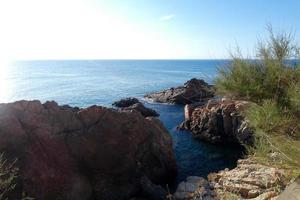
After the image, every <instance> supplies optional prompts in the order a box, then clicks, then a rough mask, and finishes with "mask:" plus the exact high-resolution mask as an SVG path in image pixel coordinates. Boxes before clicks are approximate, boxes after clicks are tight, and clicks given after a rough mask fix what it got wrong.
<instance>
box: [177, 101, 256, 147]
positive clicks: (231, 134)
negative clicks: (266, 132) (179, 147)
mask: <svg viewBox="0 0 300 200" xmlns="http://www.w3.org/2000/svg"><path fill="white" fill-rule="evenodd" d="M249 104H250V103H249V102H246V101H233V100H226V101H220V100H210V101H208V103H207V104H205V105H203V104H200V106H199V104H197V105H194V104H191V105H186V106H185V121H184V122H183V123H181V125H180V126H179V128H180V129H187V130H190V131H191V132H192V133H193V135H194V136H195V137H196V138H199V139H201V140H204V141H208V142H211V143H228V142H229V143H244V144H252V143H253V139H254V138H253V131H252V130H251V129H250V128H249V126H248V123H247V122H246V121H245V120H244V118H243V117H242V116H241V114H240V112H241V111H242V110H243V109H245V107H246V106H248V105H249Z"/></svg>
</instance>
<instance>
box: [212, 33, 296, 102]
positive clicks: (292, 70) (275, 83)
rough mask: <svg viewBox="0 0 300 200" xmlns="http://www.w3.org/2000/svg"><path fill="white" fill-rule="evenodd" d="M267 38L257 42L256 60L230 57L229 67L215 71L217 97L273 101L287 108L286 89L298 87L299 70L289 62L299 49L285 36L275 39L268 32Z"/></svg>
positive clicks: (289, 37)
mask: <svg viewBox="0 0 300 200" xmlns="http://www.w3.org/2000/svg"><path fill="white" fill-rule="evenodd" d="M269 34H270V38H269V40H267V42H265V43H263V42H259V45H258V52H257V59H255V60H249V59H244V58H243V57H242V56H235V55H234V56H233V60H232V62H231V64H230V65H229V66H225V67H223V68H219V70H218V71H219V76H218V78H217V79H216V80H215V85H216V90H217V93H219V94H221V95H226V96H230V97H233V98H238V99H244V100H250V101H254V102H257V103H262V102H263V100H267V99H273V100H275V101H276V102H278V103H279V104H280V105H282V106H288V104H289V103H290V102H289V96H288V93H287V91H288V89H289V88H290V87H291V86H292V85H297V84H300V66H299V65H296V66H292V65H293V64H292V63H293V62H291V60H290V59H295V58H297V55H298V53H299V48H297V47H296V46H295V45H293V40H292V37H291V36H290V35H289V34H278V35H275V34H274V33H273V30H272V29H271V28H269ZM236 55H240V54H236Z"/></svg>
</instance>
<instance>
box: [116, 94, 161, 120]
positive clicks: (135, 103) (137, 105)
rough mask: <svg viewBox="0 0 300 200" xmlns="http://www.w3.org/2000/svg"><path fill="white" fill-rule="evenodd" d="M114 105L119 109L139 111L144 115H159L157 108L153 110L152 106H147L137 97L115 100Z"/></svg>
mask: <svg viewBox="0 0 300 200" xmlns="http://www.w3.org/2000/svg"><path fill="white" fill-rule="evenodd" d="M113 106H115V107H117V108H119V110H121V111H131V112H139V113H141V114H142V115H143V116H144V117H158V116H159V114H158V113H157V112H156V111H155V110H153V109H151V108H146V107H145V106H144V105H143V104H142V103H141V102H140V101H139V100H138V99H136V98H126V99H121V100H120V101H116V102H114V103H113Z"/></svg>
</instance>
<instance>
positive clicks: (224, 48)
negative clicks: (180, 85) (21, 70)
mask: <svg viewBox="0 0 300 200" xmlns="http://www.w3.org/2000/svg"><path fill="white" fill-rule="evenodd" d="M8 2H9V3H8ZM1 9H2V10H1ZM299 10H300V1H298V0H284V1H283V0H73V1H71V0H27V1H21V0H19V1H18V0H11V1H7V2H6V3H3V2H1V3H0V17H1V18H0V22H1V23H2V22H3V23H2V25H3V26H4V29H5V31H4V33H3V32H2V33H0V42H1V40H2V42H1V43H2V44H4V45H2V48H5V49H2V51H3V52H7V55H6V56H7V57H9V58H13V59H90V58H94V59H97V58H100V59H101V58H104V59H156V58H158V59H217V58H228V51H229V50H230V49H233V48H235V46H236V45H237V44H238V45H239V47H240V48H241V49H243V51H244V52H245V54H252V53H253V48H254V45H255V43H256V41H257V39H258V38H264V37H265V36H266V34H265V33H266V31H265V27H266V25H267V24H272V25H273V27H274V29H275V30H287V31H294V32H296V34H295V39H296V41H298V42H299V41H300V20H299V19H300V12H299ZM1 19H2V21H1ZM3 19H5V21H3ZM1 34H2V35H1Z"/></svg>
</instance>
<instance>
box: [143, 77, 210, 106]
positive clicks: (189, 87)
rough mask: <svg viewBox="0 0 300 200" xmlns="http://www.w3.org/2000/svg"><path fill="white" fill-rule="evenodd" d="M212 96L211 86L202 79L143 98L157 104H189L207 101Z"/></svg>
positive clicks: (192, 80)
mask: <svg viewBox="0 0 300 200" xmlns="http://www.w3.org/2000/svg"><path fill="white" fill-rule="evenodd" d="M213 96H214V92H213V89H212V86H211V85H209V84H207V83H206V82H205V81H204V80H202V79H195V78H193V79H191V80H189V81H187V82H186V83H185V84H184V86H180V87H176V88H170V89H167V90H164V91H161V92H155V93H150V94H147V95H145V98H146V99H148V100H151V101H154V102H159V103H171V104H183V105H185V104H190V103H195V102H201V101H207V99H208V98H211V97H213Z"/></svg>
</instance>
